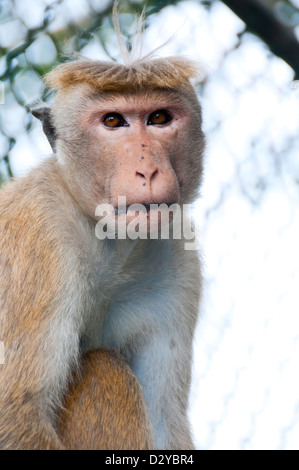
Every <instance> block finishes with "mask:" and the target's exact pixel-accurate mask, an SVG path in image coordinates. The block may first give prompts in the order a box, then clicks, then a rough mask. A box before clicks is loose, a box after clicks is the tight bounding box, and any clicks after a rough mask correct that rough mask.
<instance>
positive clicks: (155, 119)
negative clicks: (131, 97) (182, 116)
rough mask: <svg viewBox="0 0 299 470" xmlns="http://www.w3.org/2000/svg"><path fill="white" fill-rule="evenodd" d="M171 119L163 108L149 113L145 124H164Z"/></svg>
mask: <svg viewBox="0 0 299 470" xmlns="http://www.w3.org/2000/svg"><path fill="white" fill-rule="evenodd" d="M171 120H172V117H171V116H170V114H169V113H168V112H167V111H165V109H159V110H158V111H154V112H153V113H152V114H151V115H150V117H149V118H148V121H147V125H148V126H154V125H159V124H166V123H167V122H170V121H171Z"/></svg>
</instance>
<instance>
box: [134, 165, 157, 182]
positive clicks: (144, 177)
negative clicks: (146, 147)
mask: <svg viewBox="0 0 299 470" xmlns="http://www.w3.org/2000/svg"><path fill="white" fill-rule="evenodd" d="M157 176H158V169H157V168H154V169H144V170H142V171H136V177H137V178H139V179H140V181H142V182H143V185H144V186H145V184H151V183H152V182H153V180H154V179H155V178H156V177H157Z"/></svg>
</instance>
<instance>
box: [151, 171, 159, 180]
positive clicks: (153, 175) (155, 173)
mask: <svg viewBox="0 0 299 470" xmlns="http://www.w3.org/2000/svg"><path fill="white" fill-rule="evenodd" d="M157 174H158V170H155V171H154V172H153V174H152V176H151V180H153V179H154V178H155V177H156V176H157Z"/></svg>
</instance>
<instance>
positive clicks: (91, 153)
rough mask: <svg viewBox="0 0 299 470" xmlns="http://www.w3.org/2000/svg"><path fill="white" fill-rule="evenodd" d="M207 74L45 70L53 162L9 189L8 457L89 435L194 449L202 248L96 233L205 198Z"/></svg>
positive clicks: (2, 224)
mask: <svg viewBox="0 0 299 470" xmlns="http://www.w3.org/2000/svg"><path fill="white" fill-rule="evenodd" d="M197 73H198V68H197V65H196V64H194V63H193V62H192V61H189V60H187V59H184V58H182V57H168V58H153V57H145V58H139V59H135V60H132V62H127V63H125V64H121V63H117V62H109V61H107V62H105V61H99V60H91V59H87V58H76V59H73V60H69V61H67V62H65V63H63V64H60V65H58V66H57V67H56V68H54V69H53V70H52V71H50V72H49V73H48V75H47V76H46V78H45V84H46V86H47V87H49V89H50V90H52V91H54V92H56V98H55V101H54V103H53V104H52V105H51V107H42V108H39V109H38V110H36V111H35V112H34V114H35V115H36V116H37V117H39V118H40V119H41V120H42V123H43V128H44V131H45V132H46V134H47V136H48V139H49V141H50V144H51V146H52V149H53V154H52V155H51V156H50V157H49V158H48V159H47V160H46V161H44V162H43V163H41V164H40V165H39V166H37V167H36V168H34V169H32V170H31V171H30V172H29V173H28V174H27V175H26V176H22V177H19V178H16V179H15V180H14V181H11V182H9V183H7V184H6V185H5V186H4V187H3V188H2V189H1V191H0V245H1V248H0V305H1V308H0V339H1V341H3V342H4V345H5V364H4V365H1V366H0V449H49V450H50V449H51V450H54V449H57V450H58V449H61V450H63V449H66V448H76V446H78V447H79V448H81V447H84V446H86V447H88V446H89V443H88V442H89V441H90V446H94V448H102V447H101V445H102V446H103V448H105V446H106V445H107V446H111V447H113V448H115V447H119V448H130V449H131V448H133V447H134V446H135V447H136V448H137V447H138V446H139V447H141V448H142V447H143V448H148V447H150V448H151V449H164V450H190V449H194V443H193V438H192V434H191V429H190V423H189V421H188V417H187V409H188V396H189V389H190V380H191V364H192V341H193V336H194V330H195V326H196V322H197V317H198V308H199V302H200V295H201V286H202V274H201V263H200V259H199V255H198V253H197V251H190V250H185V246H184V240H183V239H178V238H174V237H170V238H169V239H162V237H158V238H151V237H150V236H149V237H147V238H142V237H139V238H138V237H137V238H135V239H132V238H130V237H129V236H127V237H126V238H125V239H122V238H121V237H119V238H118V237H117V229H116V234H115V235H116V236H115V237H114V238H113V237H110V236H107V237H106V238H103V239H100V238H99V237H98V236H96V228H97V227H101V223H102V219H101V217H100V216H97V215H96V214H97V208H98V207H101V205H103V204H106V205H109V207H112V208H113V210H112V215H111V217H112V218H113V220H114V221H115V222H116V225H117V223H120V222H121V221H123V222H124V225H125V227H128V226H129V225H130V223H131V222H134V221H135V219H136V213H135V212H134V211H133V212H132V211H130V207H131V206H132V205H134V204H141V205H143V206H144V207H145V209H146V210H145V214H144V217H143V219H142V221H141V222H140V225H142V224H143V228H144V230H145V232H146V233H149V232H150V228H149V226H150V220H151V217H152V216H154V215H155V214H156V212H157V209H156V208H155V206H156V205H160V204H165V205H166V206H167V207H170V206H171V205H172V204H177V205H179V207H183V206H184V205H186V204H189V203H191V202H192V201H194V199H195V198H196V197H197V194H198V189H199V187H200V183H201V180H202V173H203V153H204V142H205V139H204V134H203V131H202V112H201V106H200V103H199V100H198V98H197V95H196V90H195V88H194V86H193V84H192V82H191V78H192V77H195V76H197ZM120 196H121V197H122V198H125V200H126V203H125V205H124V206H122V207H121V209H120V208H119V206H118V201H119V197H120ZM98 224H100V225H98ZM170 224H171V222H170ZM158 225H159V219H158ZM107 235H108V234H107ZM114 350H115V351H117V352H118V353H115V354H120V355H121V357H122V358H123V360H124V362H125V364H124V365H123V366H121V364H120V361H119V359H115V358H114V359H113V354H114V353H113V352H112V351H114ZM95 351H96V352H95ZM105 351H106V352H105ZM107 351H110V352H108V353H107ZM96 357H97V359H96ZM101 366H102V369H101ZM109 370H110V371H111V373H109ZM130 374H132V375H130ZM120 377H125V378H126V388H125V390H122V387H120V385H119V384H120V382H121V381H122V379H121V378H120ZM80 380H81V382H80ZM72 381H73V382H74V385H72V383H73V382H72ZM139 386H140V387H141V388H140V389H139V388H138V387H139ZM107 390H108V392H107ZM126 392H127V396H128V397H129V396H130V397H131V401H130V400H129V402H128V406H127V407H126V408H125V404H124V403H125V402H126V399H125V396H126ZM107 394H108V395H107ZM111 394H112V396H113V395H115V396H114V400H115V401H114V402H113V403H112V404H109V403H108V402H109V400H108V399H106V398H105V397H107V396H108V397H109V396H111ZM128 399H129V398H128ZM82 402H83V403H84V405H82ZM123 404H124V409H123V410H122V406H123ZM81 406H82V409H81V410H80V409H78V408H80V407H81ZM110 406H111V409H110V411H109V407H110ZM130 406H136V407H137V408H138V410H137V411H136V416H135V417H133V419H132V420H131V421H129V420H130V416H129V415H130V412H129V411H128V410H129V409H130ZM104 407H106V408H104ZM126 410H127V411H126ZM85 412H86V413H88V414H87V416H88V418H87V419H88V420H89V421H90V422H93V423H94V428H93V429H91V428H90V429H88V428H87V429H86V427H84V425H83V424H82V421H84V415H85V416H86V414H85ZM109 413H110V414H109ZM107 416H109V418H106V417H107ZM111 416H112V418H111ZM113 416H114V418H113ZM117 416H119V419H117ZM109 419H110V421H109ZM109 422H112V425H111V426H112V427H111V429H109V427H110V424H109V425H108V424H107V423H109ZM136 422H138V424H136ZM105 423H106V424H105ZM127 423H130V424H128V429H132V431H128V432H129V434H130V432H131V433H132V435H129V436H128V435H125V433H124V431H123V430H124V428H125V427H126V426H127ZM81 426H82V432H81ZM101 426H102V427H103V429H100V427H101ZM138 426H139V427H140V433H141V434H142V437H141V438H140V439H139V440H138V438H136V427H138ZM84 433H85V436H82V434H84ZM90 433H91V434H92V436H93V437H90ZM80 434H81V436H80ZM106 435H107V439H106ZM113 436H115V441H114V442H113ZM116 436H120V437H119V438H118V437H116ZM81 438H82V439H81ZM101 440H102V442H101ZM126 446H128V447H126ZM88 448H89V447H88Z"/></svg>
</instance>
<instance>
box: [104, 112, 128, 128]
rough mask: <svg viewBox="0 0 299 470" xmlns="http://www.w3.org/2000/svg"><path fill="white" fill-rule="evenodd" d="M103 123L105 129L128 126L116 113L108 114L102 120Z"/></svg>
mask: <svg viewBox="0 0 299 470" xmlns="http://www.w3.org/2000/svg"><path fill="white" fill-rule="evenodd" d="M103 123H104V125H105V126H106V127H122V126H128V125H129V124H128V123H127V122H126V121H125V120H124V118H123V117H122V116H121V115H120V114H117V113H109V114H106V116H105V117H104V119H103Z"/></svg>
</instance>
